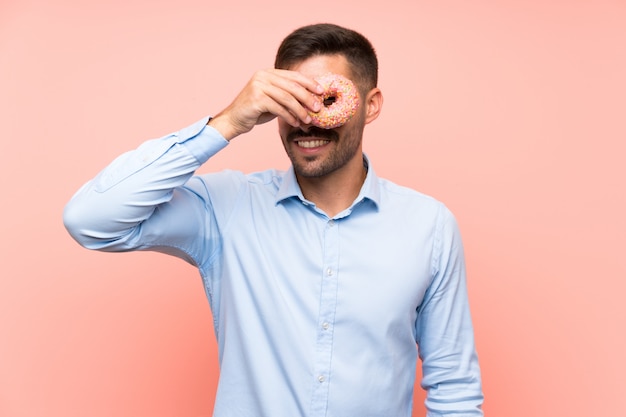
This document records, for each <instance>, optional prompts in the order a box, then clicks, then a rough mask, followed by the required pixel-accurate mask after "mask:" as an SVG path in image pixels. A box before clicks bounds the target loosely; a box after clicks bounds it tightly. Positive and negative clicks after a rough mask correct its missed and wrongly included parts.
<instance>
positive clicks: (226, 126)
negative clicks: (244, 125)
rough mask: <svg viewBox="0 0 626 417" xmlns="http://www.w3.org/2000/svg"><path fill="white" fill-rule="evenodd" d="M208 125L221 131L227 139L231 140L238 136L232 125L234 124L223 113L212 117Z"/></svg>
mask: <svg viewBox="0 0 626 417" xmlns="http://www.w3.org/2000/svg"><path fill="white" fill-rule="evenodd" d="M207 125H208V126H211V127H212V128H214V129H215V130H217V131H218V132H220V134H221V135H222V136H223V137H224V139H226V140H227V141H230V140H231V139H233V138H235V137H236V136H238V133H237V131H236V130H235V129H234V128H233V127H232V124H231V123H230V122H229V121H228V120H226V117H224V116H223V115H222V114H221V113H220V114H217V115H216V116H215V117H211V118H210V119H209V121H208V122H207Z"/></svg>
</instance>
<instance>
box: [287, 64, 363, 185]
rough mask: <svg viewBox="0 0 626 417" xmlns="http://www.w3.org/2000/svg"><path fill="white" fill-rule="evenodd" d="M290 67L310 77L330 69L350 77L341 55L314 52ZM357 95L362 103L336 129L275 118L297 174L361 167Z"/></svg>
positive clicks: (318, 174) (360, 118) (311, 175)
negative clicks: (294, 123) (288, 122)
mask: <svg viewBox="0 0 626 417" xmlns="http://www.w3.org/2000/svg"><path fill="white" fill-rule="evenodd" d="M290 69H291V70H295V71H299V72H301V73H303V74H305V75H308V76H309V77H311V78H315V77H318V76H321V75H324V74H327V73H329V72H332V73H335V74H340V75H343V76H344V77H346V78H351V74H350V70H349V66H348V62H347V61H346V59H345V58H344V57H343V56H341V55H319V56H314V57H311V58H309V59H307V60H305V61H303V62H301V63H299V64H297V65H295V66H294V67H292V68H290ZM359 98H360V103H361V104H360V105H359V108H358V109H357V112H356V114H355V115H354V116H353V117H352V118H351V119H350V120H349V121H348V122H347V123H346V124H344V125H342V126H340V127H338V128H335V129H322V128H318V127H316V126H312V125H303V126H301V127H300V128H294V127H293V126H291V125H289V124H287V123H285V122H284V121H282V120H280V119H279V120H278V129H279V133H280V137H281V139H282V142H283V146H284V147H285V151H286V152H287V155H288V156H289V159H290V160H291V163H292V165H293V167H294V170H295V172H296V175H298V176H299V177H305V178H319V177H323V176H327V175H329V174H331V173H333V172H335V171H337V170H340V169H342V168H343V169H347V167H350V166H354V167H357V168H358V167H360V168H359V169H360V170H362V167H363V162H362V151H361V140H362V136H363V128H364V126H365V113H364V107H365V106H364V105H363V97H359Z"/></svg>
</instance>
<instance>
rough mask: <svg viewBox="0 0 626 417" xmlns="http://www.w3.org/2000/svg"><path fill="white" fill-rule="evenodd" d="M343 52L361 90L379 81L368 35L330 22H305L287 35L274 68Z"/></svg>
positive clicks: (373, 52)
mask: <svg viewBox="0 0 626 417" xmlns="http://www.w3.org/2000/svg"><path fill="white" fill-rule="evenodd" d="M334 54H339V55H343V56H344V57H345V58H346V59H347V60H348V63H349V65H350V70H351V72H352V76H353V77H354V80H353V81H354V82H355V83H356V84H357V86H358V88H359V89H360V90H361V91H362V92H367V91H369V90H371V89H372V88H374V87H376V85H377V83H378V59H377V58H376V52H375V51H374V48H373V47H372V44H371V43H370V41H369V40H367V38H365V37H364V36H363V35H361V34H360V33H358V32H355V31H354V30H351V29H347V28H343V27H341V26H337V25H334V24H330V23H320V24H315V25H309V26H303V27H301V28H299V29H296V30H295V31H293V32H292V33H291V34H290V35H288V36H287V37H286V38H285V39H284V40H283V42H282V43H281V44H280V47H279V48H278V52H277V53H276V61H275V62H274V67H275V68H280V69H288V68H290V67H292V66H293V65H296V64H298V63H300V62H302V61H304V60H306V59H308V58H311V57H313V56H316V55H334Z"/></svg>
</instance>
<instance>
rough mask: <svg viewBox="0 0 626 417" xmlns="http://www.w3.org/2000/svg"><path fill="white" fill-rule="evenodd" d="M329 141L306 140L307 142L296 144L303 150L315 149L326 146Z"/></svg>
mask: <svg viewBox="0 0 626 417" xmlns="http://www.w3.org/2000/svg"><path fill="white" fill-rule="evenodd" d="M328 142H329V141H327V140H307V141H304V140H303V141H299V142H298V144H299V145H300V146H301V147H303V148H316V147H318V146H322V145H325V144H327V143H328Z"/></svg>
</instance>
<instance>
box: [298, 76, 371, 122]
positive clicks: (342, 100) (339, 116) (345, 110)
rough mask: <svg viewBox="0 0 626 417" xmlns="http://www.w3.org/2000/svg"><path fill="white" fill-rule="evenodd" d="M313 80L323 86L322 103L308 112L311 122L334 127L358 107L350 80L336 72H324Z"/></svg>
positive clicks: (356, 96) (349, 116) (348, 118)
mask: <svg viewBox="0 0 626 417" xmlns="http://www.w3.org/2000/svg"><path fill="white" fill-rule="evenodd" d="M315 81H317V82H318V83H319V84H320V85H321V86H322V87H324V93H323V94H322V100H323V104H324V105H323V106H322V109H321V110H320V111H319V112H317V113H314V112H309V115H310V116H311V119H312V121H311V124H313V125H315V126H318V127H321V128H324V129H334V128H336V127H339V126H341V125H343V124H344V123H346V122H347V121H348V120H350V118H351V117H352V116H354V114H355V113H356V109H357V108H358V107H359V96H358V95H357V91H356V87H355V86H354V84H353V83H352V81H350V80H349V79H347V78H346V77H343V76H341V75H338V74H326V75H323V76H321V77H319V78H316V79H315Z"/></svg>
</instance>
